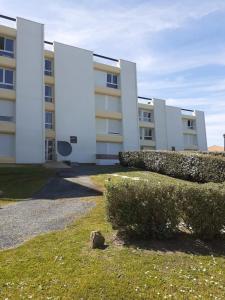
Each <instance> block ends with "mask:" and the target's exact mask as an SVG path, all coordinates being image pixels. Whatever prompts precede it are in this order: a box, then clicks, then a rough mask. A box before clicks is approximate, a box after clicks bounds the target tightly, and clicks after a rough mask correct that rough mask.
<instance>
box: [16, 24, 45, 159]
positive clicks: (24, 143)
mask: <svg viewBox="0 0 225 300" xmlns="http://www.w3.org/2000/svg"><path fill="white" fill-rule="evenodd" d="M43 47H44V26H43V25H42V24H38V23H36V22H31V21H28V20H24V19H21V18H17V38H16V162H17V163H43V162H44V97H43V95H44V92H43V88H44V81H43V79H44V74H43V69H44V55H43Z"/></svg>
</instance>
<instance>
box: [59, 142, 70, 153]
mask: <svg viewBox="0 0 225 300" xmlns="http://www.w3.org/2000/svg"><path fill="white" fill-rule="evenodd" d="M57 150H58V152H59V154H60V155H62V156H68V155H70V154H71V153H72V146H71V145H70V143H68V142H65V141H58V142H57Z"/></svg>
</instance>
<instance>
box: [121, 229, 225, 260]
mask: <svg viewBox="0 0 225 300" xmlns="http://www.w3.org/2000/svg"><path fill="white" fill-rule="evenodd" d="M118 239H119V241H120V242H121V240H122V241H123V243H124V246H125V247H128V248H136V249H140V250H144V251H145V250H148V251H156V252H162V253H175V252H181V253H186V254H192V255H203V256H208V255H213V256H215V257H225V237H224V236H222V237H221V238H219V239H214V240H211V241H205V240H204V241H203V240H201V239H197V238H195V237H193V236H192V235H190V234H188V233H184V232H180V233H178V234H177V235H176V237H175V238H173V239H167V240H135V239H131V240H128V239H126V238H124V237H123V238H118Z"/></svg>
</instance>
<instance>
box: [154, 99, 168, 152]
mask: <svg viewBox="0 0 225 300" xmlns="http://www.w3.org/2000/svg"><path fill="white" fill-rule="evenodd" d="M153 103H154V122H155V139H156V150H166V149H168V142H167V129H166V126H167V122H166V102H165V100H161V99H154V100H153Z"/></svg>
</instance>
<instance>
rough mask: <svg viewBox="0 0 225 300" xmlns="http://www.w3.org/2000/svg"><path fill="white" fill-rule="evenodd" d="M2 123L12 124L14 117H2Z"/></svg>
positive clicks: (0, 117)
mask: <svg viewBox="0 0 225 300" xmlns="http://www.w3.org/2000/svg"><path fill="white" fill-rule="evenodd" d="M0 121H4V122H12V121H13V117H8V116H0Z"/></svg>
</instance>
